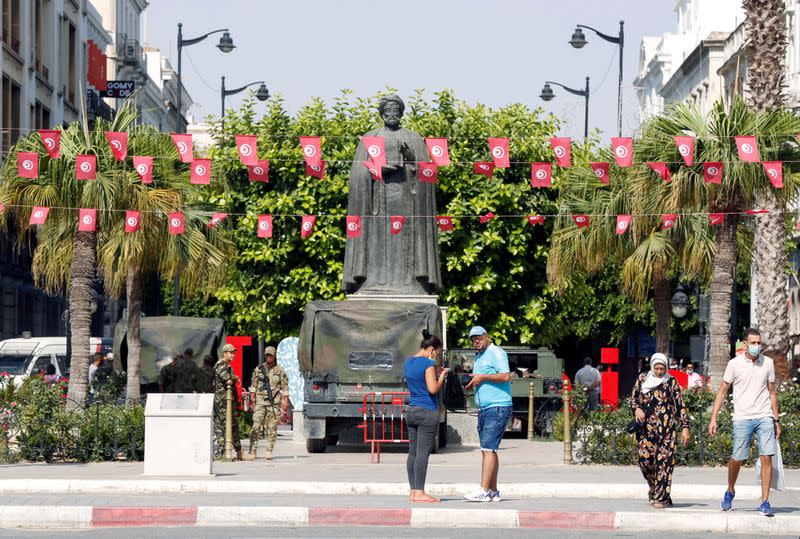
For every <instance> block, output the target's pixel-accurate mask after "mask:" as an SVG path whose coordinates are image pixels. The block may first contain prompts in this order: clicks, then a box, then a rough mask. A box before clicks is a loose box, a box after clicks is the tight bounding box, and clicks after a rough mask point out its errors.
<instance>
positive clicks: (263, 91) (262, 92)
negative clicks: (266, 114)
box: [219, 77, 269, 126]
mask: <svg viewBox="0 0 800 539" xmlns="http://www.w3.org/2000/svg"><path fill="white" fill-rule="evenodd" d="M256 84H260V85H261V86H259V87H258V90H256V99H258V100H259V101H266V100H267V99H269V90H267V86H266V83H265V82H264V81H263V80H258V81H256V82H251V83H250V84H245V85H244V86H242V87H241V88H236V89H235V90H226V89H225V77H222V84H221V85H220V92H219V95H220V97H221V98H222V112H221V113H220V116H219V118H220V122H221V123H222V125H223V126H224V125H225V98H226V97H227V96H229V95H234V94H238V93H239V92H243V91H245V90H246V89H248V88H249V87H251V86H255V85H256Z"/></svg>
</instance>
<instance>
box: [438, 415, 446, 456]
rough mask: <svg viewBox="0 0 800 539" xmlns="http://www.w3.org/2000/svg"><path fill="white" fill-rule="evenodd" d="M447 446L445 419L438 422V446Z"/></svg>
mask: <svg viewBox="0 0 800 539" xmlns="http://www.w3.org/2000/svg"><path fill="white" fill-rule="evenodd" d="M442 447H447V419H445V420H444V421H442V422H441V423H439V448H440V449H441V448H442Z"/></svg>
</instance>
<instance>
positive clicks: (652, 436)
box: [630, 353, 689, 509]
mask: <svg viewBox="0 0 800 539" xmlns="http://www.w3.org/2000/svg"><path fill="white" fill-rule="evenodd" d="M630 406H631V410H632V411H633V413H634V415H635V416H636V420H637V421H638V422H640V423H645V424H644V426H642V427H641V428H639V430H637V431H636V441H637V442H638V446H639V468H640V469H641V470H642V475H643V476H644V478H645V480H646V481H647V485H648V486H649V487H650V491H649V493H648V499H649V500H650V505H651V506H653V507H655V508H657V509H663V508H665V507H672V498H671V497H670V491H671V490H672V471H673V469H674V468H675V427H676V423H680V426H681V443H683V445H684V447H685V446H687V445H689V411H688V410H687V409H686V407H685V406H684V405H683V399H682V398H681V388H680V386H679V385H678V381H677V380H675V378H673V377H672V376H670V375H669V374H667V358H666V356H665V355H664V354H659V353H656V354H653V356H652V357H651V358H650V372H646V373H642V374H640V375H639V378H638V379H637V380H636V385H634V387H633V394H632V395H631V398H630Z"/></svg>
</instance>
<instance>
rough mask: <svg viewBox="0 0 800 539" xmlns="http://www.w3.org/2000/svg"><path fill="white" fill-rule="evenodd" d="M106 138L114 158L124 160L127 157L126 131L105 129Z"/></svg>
mask: <svg viewBox="0 0 800 539" xmlns="http://www.w3.org/2000/svg"><path fill="white" fill-rule="evenodd" d="M105 134H106V140H107V141H108V145H109V147H110V148H111V153H113V154H114V159H116V160H117V161H124V160H125V158H126V157H128V133H126V132H124V131H106V133H105Z"/></svg>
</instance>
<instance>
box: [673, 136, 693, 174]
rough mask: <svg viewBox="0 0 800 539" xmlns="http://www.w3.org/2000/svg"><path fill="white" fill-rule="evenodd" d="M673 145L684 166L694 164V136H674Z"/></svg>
mask: <svg viewBox="0 0 800 539" xmlns="http://www.w3.org/2000/svg"><path fill="white" fill-rule="evenodd" d="M675 145H676V146H677V147H678V153H679V154H681V157H682V158H683V162H684V163H686V166H687V167H690V166H692V165H694V137H675Z"/></svg>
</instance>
